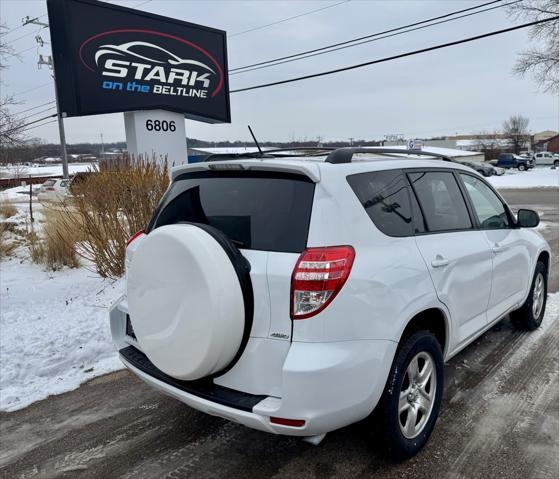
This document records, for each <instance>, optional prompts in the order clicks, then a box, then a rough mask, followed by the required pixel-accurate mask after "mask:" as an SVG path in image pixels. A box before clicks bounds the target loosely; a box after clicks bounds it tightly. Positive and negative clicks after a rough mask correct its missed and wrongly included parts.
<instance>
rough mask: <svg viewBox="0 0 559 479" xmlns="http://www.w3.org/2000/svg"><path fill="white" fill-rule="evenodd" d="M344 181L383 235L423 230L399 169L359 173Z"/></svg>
mask: <svg viewBox="0 0 559 479" xmlns="http://www.w3.org/2000/svg"><path fill="white" fill-rule="evenodd" d="M347 181H348V183H349V185H350V186H351V188H352V189H353V191H354V193H355V194H356V196H357V198H359V201H360V202H361V204H362V205H363V208H365V211H366V212H367V214H368V215H369V217H370V218H371V220H373V223H374V224H375V226H376V227H377V228H378V229H379V230H380V231H382V232H383V233H384V234H386V235H389V236H398V237H401V236H412V235H413V234H414V233H415V232H421V231H423V220H422V218H421V216H420V215H421V212H420V210H419V208H417V205H413V204H412V198H411V196H410V191H409V185H408V182H407V179H406V177H405V175H404V173H403V172H402V171H401V170H390V171H374V172H371V173H360V174H358V175H351V176H348V178H347ZM414 206H416V207H415V208H414Z"/></svg>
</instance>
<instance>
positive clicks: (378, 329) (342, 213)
mask: <svg viewBox="0 0 559 479" xmlns="http://www.w3.org/2000/svg"><path fill="white" fill-rule="evenodd" d="M338 168H339V169H338V171H331V172H329V171H326V172H324V173H323V175H322V181H321V182H320V183H319V184H317V187H316V191H315V199H314V205H313V214H312V217H311V227H310V231H309V239H308V246H310V247H314V246H333V245H351V246H353V247H354V248H355V261H354V264H353V268H352V270H351V273H350V276H349V279H348V281H347V283H346V284H345V285H344V287H343V288H342V290H341V291H340V293H339V294H338V295H337V296H336V298H335V299H334V300H333V301H332V303H331V304H330V305H329V306H328V307H327V308H326V309H325V310H324V311H322V312H320V313H319V314H318V315H316V316H313V317H311V318H308V319H305V320H297V321H294V322H293V340H294V341H307V342H326V341H349V340H365V339H367V340H369V339H370V340H390V341H395V342H397V341H398V340H399V338H400V335H401V333H402V331H403V328H404V327H405V324H406V323H407V321H408V320H409V319H411V318H413V316H415V315H416V314H417V313H418V312H421V311H423V310H425V309H428V308H432V307H441V306H442V305H441V304H440V303H439V302H438V301H437V300H436V294H435V293H434V289H433V284H432V282H431V280H430V277H429V274H428V270H427V266H426V264H425V262H424V260H423V258H422V257H421V255H420V253H419V250H418V249H417V246H416V244H415V239H414V238H413V237H409V238H393V237H390V236H387V235H385V234H383V233H381V232H380V231H379V230H378V229H377V228H376V226H375V225H374V223H373V222H372V221H371V219H370V218H369V216H368V215H367V213H366V211H365V209H364V208H363V206H362V205H361V203H360V202H359V200H358V198H357V197H356V195H355V194H354V192H353V191H352V189H351V187H350V186H349V184H348V183H347V180H346V179H345V175H344V177H343V179H342V180H341V179H340V173H342V171H340V170H341V168H343V166H342V167H340V166H338ZM324 170H328V168H327V166H326V167H325V168H324Z"/></svg>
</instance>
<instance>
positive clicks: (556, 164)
mask: <svg viewBox="0 0 559 479" xmlns="http://www.w3.org/2000/svg"><path fill="white" fill-rule="evenodd" d="M553 166H554V167H555V168H559V160H555V161H554V162H553Z"/></svg>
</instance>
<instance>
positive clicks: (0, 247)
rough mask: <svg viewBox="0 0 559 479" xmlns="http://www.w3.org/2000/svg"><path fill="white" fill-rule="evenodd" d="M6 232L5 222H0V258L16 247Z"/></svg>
mask: <svg viewBox="0 0 559 479" xmlns="http://www.w3.org/2000/svg"><path fill="white" fill-rule="evenodd" d="M8 233H9V229H8V226H7V225H6V223H0V259H4V258H5V257H7V256H9V255H10V254H11V253H12V252H13V251H14V249H15V248H16V244H15V243H14V242H13V241H12V240H11V239H10V238H9V237H8V236H9V235H8Z"/></svg>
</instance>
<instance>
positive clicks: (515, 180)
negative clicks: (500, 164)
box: [487, 167, 559, 189]
mask: <svg viewBox="0 0 559 479" xmlns="http://www.w3.org/2000/svg"><path fill="white" fill-rule="evenodd" d="M487 179H488V180H489V182H490V183H491V184H492V185H493V186H494V187H495V188H500V189H507V188H511V189H518V188H559V168H555V169H551V168H550V167H543V168H534V169H532V170H529V171H518V170H506V172H505V174H504V175H502V176H490V177H489V178H487Z"/></svg>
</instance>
